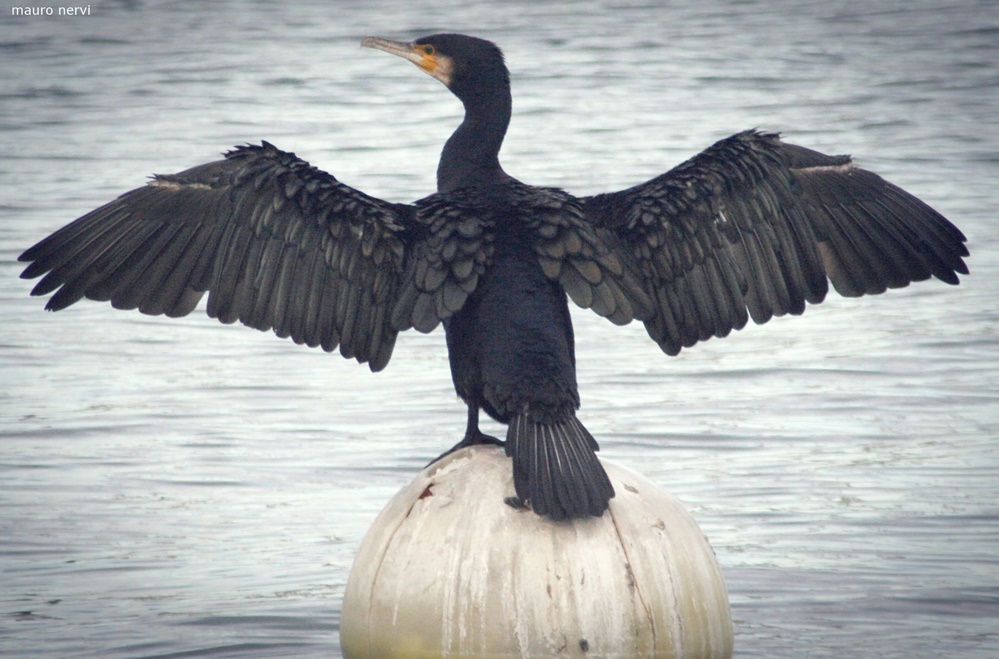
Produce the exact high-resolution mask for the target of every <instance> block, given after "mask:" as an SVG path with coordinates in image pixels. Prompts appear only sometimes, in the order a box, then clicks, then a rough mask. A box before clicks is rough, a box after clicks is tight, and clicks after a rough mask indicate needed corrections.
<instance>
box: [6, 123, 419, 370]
mask: <svg viewBox="0 0 999 659" xmlns="http://www.w3.org/2000/svg"><path fill="white" fill-rule="evenodd" d="M411 214H412V207H410V206H405V205H401V204H392V203H389V202H385V201H381V200H379V199H375V198H373V197H370V196H368V195H365V194H364V193H362V192H359V191H357V190H355V189H353V188H350V187H349V186H346V185H344V184H342V183H340V182H339V181H337V180H336V179H335V178H334V177H333V176H331V175H329V174H327V173H325V172H322V171H319V170H318V169H316V168H314V167H312V166H310V165H309V164H308V163H307V162H305V161H303V160H301V159H299V158H297V157H296V156H295V155H294V154H292V153H287V152H284V151H281V150H279V149H277V148H275V147H273V146H272V145H270V144H267V143H266V142H265V143H264V144H263V145H261V146H246V147H241V148H238V149H236V150H234V151H231V152H229V153H228V154H226V158H225V159H224V160H220V161H217V162H212V163H208V164H205V165H201V166H198V167H194V168H192V169H189V170H186V171H184V172H181V173H179V174H175V175H168V176H155V177H154V178H153V179H152V180H151V181H150V182H149V184H148V185H146V186H144V187H142V188H138V189H136V190H133V191H131V192H127V193H125V194H123V195H122V196H120V197H118V198H117V199H116V200H114V201H112V202H110V203H108V204H106V205H104V206H102V207H100V208H98V209H97V210H94V211H92V212H90V213H88V214H86V215H84V216H83V217H81V218H80V219H78V220H76V221H75V222H73V223H71V224H69V225H67V226H65V227H63V228H62V229H60V230H58V231H56V232H55V233H53V234H52V235H50V236H49V237H47V238H45V239H44V240H42V241H41V242H39V243H38V244H36V245H35V246H33V247H31V248H30V249H28V250H27V251H25V252H24V253H23V254H22V255H21V256H20V258H19V260H21V261H28V262H30V265H28V266H27V268H25V270H24V272H23V273H22V275H21V276H22V278H27V279H30V278H35V277H39V276H42V275H44V277H43V278H42V280H41V281H40V282H39V283H38V284H37V285H36V286H35V288H34V290H32V294H33V295H44V294H47V293H51V292H53V291H55V294H54V295H53V296H52V297H51V299H50V300H49V301H48V304H47V305H46V308H47V309H50V310H59V309H63V308H65V307H67V306H69V305H71V304H73V303H75V302H77V301H78V300H80V299H82V298H84V297H86V298H89V299H92V300H100V301H108V300H109V301H110V302H111V304H112V305H113V306H114V307H116V308H119V309H138V310H139V311H141V312H142V313H145V314H150V315H158V314H166V315H167V316H172V317H177V316H184V315H186V314H188V313H190V312H191V311H192V310H193V309H194V308H195V306H196V305H197V303H198V301H199V300H200V299H201V297H202V295H204V293H205V292H206V291H208V293H209V296H208V315H209V316H211V317H213V318H218V319H219V320H220V321H222V322H223V323H233V322H235V321H237V320H238V321H240V322H242V323H243V324H245V325H247V326H249V327H253V328H256V329H259V330H269V329H273V330H274V332H275V333H276V334H277V335H278V336H281V337H291V338H292V339H294V340H295V341H296V342H298V343H305V344H308V345H310V346H321V347H322V348H323V349H324V350H326V351H328V352H331V351H333V350H335V349H336V348H337V346H338V345H339V347H340V352H341V354H343V356H344V357H348V358H355V359H357V360H358V361H359V362H362V363H364V362H368V363H369V366H370V368H371V369H372V370H379V369H381V368H383V367H384V366H385V365H386V364H387V363H388V360H389V358H390V356H391V354H392V348H393V346H394V344H395V337H396V334H397V331H398V330H397V328H394V327H392V325H391V324H390V322H389V315H390V313H391V306H392V304H393V303H394V299H395V294H396V290H397V288H398V286H399V280H400V277H401V273H402V268H403V261H404V257H405V250H406V242H405V239H406V227H407V224H408V223H409V222H410V216H411Z"/></svg>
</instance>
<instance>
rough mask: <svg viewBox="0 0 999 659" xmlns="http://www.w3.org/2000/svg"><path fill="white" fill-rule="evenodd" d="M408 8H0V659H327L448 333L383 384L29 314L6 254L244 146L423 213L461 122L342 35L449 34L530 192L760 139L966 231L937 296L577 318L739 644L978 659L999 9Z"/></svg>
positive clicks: (162, 333) (144, 328)
mask: <svg viewBox="0 0 999 659" xmlns="http://www.w3.org/2000/svg"><path fill="white" fill-rule="evenodd" d="M418 4H419V3H406V4H398V5H397V4H396V3H394V2H377V1H376V2H371V1H368V0H365V1H364V2H360V1H358V2H338V3H335V4H334V3H328V2H316V1H309V2H298V3H281V4H278V3H268V2H228V3H226V2H215V3H180V2H141V1H138V0H136V1H132V2H126V1H122V2H102V3H97V4H94V5H92V7H93V15H92V16H89V17H75V18H68V17H63V18H58V17H52V18H45V17H40V18H31V19H18V18H12V17H10V16H9V15H6V14H5V15H4V16H3V17H0V51H2V52H3V62H4V64H3V67H4V72H3V75H2V76H0V153H2V156H3V157H2V158H0V185H2V190H3V195H2V197H0V213H2V216H3V220H4V221H3V223H2V225H0V304H2V306H0V313H2V314H3V327H4V332H3V339H2V343H0V368H2V370H3V374H4V375H3V384H2V385H0V646H2V648H3V654H4V656H5V657H8V656H9V657H39V656H43V657H85V656H95V657H96V656H100V657H175V656H209V655H210V656H218V657H223V656H225V657H230V656H231V657H249V656H259V657H277V656H288V657H290V656H302V657H311V656H329V655H330V654H334V655H335V654H337V653H338V647H339V645H338V634H337V630H338V625H339V607H340V602H341V597H342V594H343V588H344V584H345V582H346V578H347V573H348V570H349V568H350V564H351V561H352V560H353V555H354V551H355V550H356V548H357V546H358V544H359V542H360V539H361V538H362V536H363V534H364V532H365V530H366V529H367V527H368V525H369V524H370V523H371V521H372V519H373V518H374V516H375V514H376V513H377V512H378V510H380V508H381V507H382V505H384V503H385V501H386V500H387V499H388V497H390V496H391V495H392V494H393V493H394V492H395V491H396V490H398V489H399V488H400V487H402V485H403V484H405V483H406V482H408V481H409V479H411V478H412V477H413V475H414V474H415V473H416V472H417V471H418V470H419V469H420V468H421V467H422V466H423V465H424V464H425V463H426V461H427V460H429V459H430V458H432V457H433V456H435V455H437V454H438V453H439V452H440V451H441V450H442V449H443V448H446V447H447V446H450V445H451V444H452V443H453V442H454V441H455V440H456V439H457V437H458V435H459V434H460V433H461V431H462V430H463V427H464V409H463V407H462V406H461V405H460V404H459V402H458V401H457V400H455V397H454V393H453V389H452V387H451V383H450V377H449V373H448V368H447V358H446V353H445V349H444V341H443V335H442V334H441V333H440V332H437V333H434V334H431V335H427V336H424V335H418V334H405V335H403V336H401V337H400V340H399V342H398V345H397V348H396V352H395V356H394V357H393V361H392V363H391V365H390V366H389V368H388V370H387V371H386V372H384V373H381V374H378V375H372V374H370V373H369V372H368V371H367V370H366V369H365V368H364V367H359V366H358V365H357V364H355V363H353V362H348V361H345V360H343V359H341V358H340V357H338V356H330V355H326V354H324V353H322V352H320V351H312V350H308V349H305V348H302V347H298V346H295V345H294V344H292V343H290V342H286V341H280V340H278V339H276V338H274V337H273V336H271V335H268V334H263V333H258V332H254V331H251V330H248V329H246V328H242V327H228V326H221V325H218V324H217V323H215V322H214V321H211V320H209V319H207V318H205V317H204V316H203V315H200V314H193V315H192V316H189V317H187V318H184V319H179V320H166V319H161V318H148V317H144V316H141V315H140V314H137V313H126V312H118V311H114V310H112V309H111V308H110V307H109V306H108V305H104V304H97V303H83V304H79V305H77V306H75V307H73V308H71V309H69V310H66V311H64V312H61V313H59V314H48V313H44V312H43V311H42V306H43V302H42V301H41V300H38V299H31V298H29V297H28V295H27V293H28V291H29V290H30V287H31V284H30V283H28V282H24V281H21V280H19V279H18V278H17V275H18V273H19V272H20V266H18V265H17V264H16V263H15V259H16V257H17V255H18V254H19V253H20V252H21V251H22V250H23V249H24V248H26V247H27V246H29V245H30V244H32V243H33V242H34V241H36V240H38V239H39V238H41V237H43V236H44V235H46V234H47V233H49V232H50V231H52V230H54V229H56V228H58V227H59V226H61V225H63V224H65V223H66V222H68V221H69V220H71V219H73V218H75V217H77V216H78V215H80V214H82V213H84V212H86V211H88V210H90V209H92V208H94V207H96V206H97V205H99V204H102V203H104V202H106V201H108V200H110V199H111V198H113V197H114V196H115V195H117V194H120V193H121V192H124V191H125V190H127V189H130V188H132V187H136V186H137V185H140V184H141V183H142V182H143V181H144V179H145V177H146V176H148V175H149V174H151V173H153V172H163V173H169V172H174V171H178V170H180V169H183V168H186V167H189V166H192V165H195V164H198V163H201V162H206V161H208V160H209V159H212V158H214V157H216V156H217V154H218V153H219V152H221V151H223V150H225V149H227V148H230V147H231V146H233V145H235V144H240V143H245V142H256V141H259V140H260V139H267V140H269V141H271V142H273V143H275V144H277V145H278V146H279V147H281V148H284V149H287V150H292V151H295V152H297V153H299V155H301V156H302V157H305V158H306V159H308V160H310V161H311V162H313V163H315V164H317V165H319V166H320V167H322V168H324V169H326V170H328V171H330V172H332V173H334V174H335V175H336V176H337V177H339V178H340V179H341V180H343V181H345V182H347V183H348V184H351V185H354V186H356V187H358V188H360V189H362V190H364V191H366V192H368V193H370V194H374V195H377V196H380V197H383V198H386V199H391V200H395V201H407V200H412V199H415V198H418V197H421V196H424V195H426V194H428V193H429V192H431V191H432V190H433V186H434V171H435V168H436V160H437V157H438V155H439V152H440V147H441V145H442V144H443V142H444V140H445V139H446V138H447V136H448V135H449V134H450V132H451V131H452V130H453V128H454V127H455V126H456V124H457V122H458V121H459V120H460V113H461V106H460V104H459V103H458V102H457V101H456V100H455V99H454V98H453V97H451V96H450V94H448V93H447V92H446V90H444V89H443V88H441V87H440V85H439V84H438V83H436V82H435V81H433V80H431V79H430V78H428V77H426V76H424V75H422V74H420V73H419V72H418V71H417V70H415V69H414V68H413V67H411V66H409V65H407V64H405V63H404V62H401V61H399V60H397V59H395V58H391V57H388V56H386V55H384V54H382V53H377V52H374V51H361V50H359V48H358V45H359V41H360V39H361V38H362V37H363V36H365V35H368V34H378V35H384V36H389V37H397V38H412V37H415V36H418V35H421V34H426V33H429V32H433V31H441V30H457V31H467V32H473V33H476V34H479V35H481V36H485V37H488V38H492V39H494V40H496V41H498V42H499V43H500V44H501V45H502V46H503V47H504V49H505V51H506V54H507V60H508V63H509V65H510V68H511V70H512V74H513V79H514V113H515V114H514V123H513V125H512V127H511V130H510V133H509V136H508V139H507V143H506V146H505V148H504V152H503V159H504V164H505V167H506V168H507V170H508V171H509V172H511V173H512V174H514V175H516V176H518V177H519V178H521V179H523V180H526V181H529V182H532V183H537V184H545V185H558V186H563V187H566V188H567V189H569V190H571V191H573V192H576V193H580V194H589V193H595V192H599V191H604V190H612V189H620V188H623V187H627V186H630V185H633V184H635V183H638V182H640V181H642V180H645V179H647V178H650V177H652V176H654V175H656V174H658V173H660V172H662V171H665V170H666V169H668V168H669V167H671V166H673V165H675V164H677V163H679V162H680V161H682V160H684V159H685V158H687V157H689V156H691V155H693V154H694V153H695V152H697V151H698V150H700V149H702V148H704V147H705V146H707V145H708V144H710V143H711V142H713V141H714V140H716V139H719V138H721V137H724V136H726V135H728V134H731V133H733V132H735V131H737V130H741V129H745V128H750V127H754V126H756V127H761V128H765V129H771V130H780V131H782V132H784V133H785V134H786V136H787V137H788V139H790V140H792V141H796V142H798V143H801V144H804V145H806V146H810V147H813V148H818V149H822V150H826V151H828V152H832V153H843V152H846V153H853V154H854V155H855V156H856V157H857V158H858V160H859V161H860V162H861V163H862V164H863V165H865V166H868V167H870V168H872V169H874V170H876V171H878V172H880V173H882V174H883V175H885V176H886V177H888V178H889V179H891V180H893V181H895V182H897V183H898V184H900V185H902V186H903V187H906V188H907V189H909V190H911V191H912V192H914V193H915V194H917V195H918V196H920V197H921V198H923V199H925V200H926V201H928V202H929V203H931V204H932V205H933V206H935V207H936V208H938V209H939V210H940V211H941V212H943V213H944V214H945V215H947V216H948V217H950V218H952V219H953V220H954V221H955V222H956V223H958V224H959V225H960V226H961V227H962V229H963V230H964V231H965V232H966V233H967V234H968V236H969V239H970V246H971V250H972V252H973V258H972V259H971V261H970V265H971V267H972V271H973V275H972V276H971V277H969V278H966V281H965V282H964V283H962V285H961V286H960V287H957V288H952V287H947V286H944V285H942V284H940V283H939V282H936V283H926V284H921V285H916V286H913V287H910V288H908V289H904V290H901V291H894V292H891V293H889V294H888V295H885V296H879V297H876V298H870V299H860V300H844V299H840V298H831V299H830V300H828V301H827V302H826V303H825V304H823V305H822V306H820V307H815V308H812V309H810V310H809V311H808V313H806V314H805V315H804V316H803V317H801V318H796V319H791V320H788V319H780V320H776V321H774V322H772V323H770V324H768V325H766V326H763V327H753V328H749V329H747V330H745V331H743V332H739V333H737V334H736V335H733V336H731V337H729V338H726V339H724V340H715V341H710V342H708V343H706V344H702V345H700V346H698V347H696V348H694V349H692V350H688V351H685V352H684V353H683V354H682V355H681V356H679V357H677V358H668V357H666V356H664V355H662V354H661V353H660V352H659V351H658V349H657V348H656V347H655V345H654V344H652V343H651V341H649V340H648V338H647V337H646V336H645V334H644V331H643V330H642V328H641V327H627V328H616V327H613V326H611V325H610V324H609V323H607V322H606V321H603V320H602V319H600V318H597V317H596V316H593V315H592V314H589V313H587V312H579V313H577V314H575V319H576V325H577V341H578V346H577V350H578V356H579V367H580V368H579V378H580V388H581V392H582V396H583V409H582V411H581V418H582V419H583V421H584V422H585V423H586V424H587V426H588V427H589V428H590V429H591V430H592V431H593V432H594V434H595V435H596V436H597V437H598V438H599V439H600V441H601V444H602V446H603V453H602V455H603V456H604V457H606V458H607V459H610V460H614V461H616V462H619V463H622V464H625V465H628V466H631V467H632V468H635V469H637V470H639V471H640V472H642V473H643V474H645V475H646V476H648V477H649V478H651V479H652V480H654V481H655V482H657V483H659V484H660V485H662V486H663V487H664V488H666V489H668V490H669V491H671V492H672V493H674V494H675V495H677V496H678V497H680V498H681V500H683V501H684V502H685V503H686V504H687V506H688V508H689V509H690V510H691V512H692V513H693V514H694V515H695V517H696V518H697V520H698V521H699V523H700V525H701V527H702V529H703V530H704V531H705V533H706V534H707V535H708V537H709V538H710V540H711V542H712V545H713V546H714V549H715V551H716V553H717V555H718V558H719V561H720V562H721V564H722V566H723V569H724V571H725V575H726V579H727V582H728V587H729V591H730V596H731V601H732V608H733V615H734V618H735V623H736V652H737V656H742V657H799V656H810V657H840V656H851V657H939V656H948V657H993V656H999V636H997V634H999V624H997V622H996V621H997V620H999V478H997V467H999V455H997V453H999V451H997V443H996V435H997V429H999V408H997V403H999V382H997V375H996V374H997V372H999V342H997V337H996V330H997V326H999V322H997V321H999V305H997V302H996V297H995V287H996V281H997V275H999V272H997V266H996V263H997V256H999V246H997V233H996V229H995V205H996V193H995V187H996V181H997V180H999V135H997V128H996V121H995V117H996V115H997V111H999V103H997V101H999V38H997V37H999V11H997V7H996V4H995V3H994V2H991V1H990V2H967V1H966V0H944V1H939V2H929V1H922V2H921V1H917V2H901V1H899V2H878V3H862V2H814V3H813V2H791V1H790V0H783V1H778V2H762V1H758V0H745V1H742V2H736V1H728V2H724V1H720V0H719V1H708V2H702V1H698V2H690V1H687V0H680V1H678V2H674V3H671V5H670V6H669V7H666V8H660V7H658V6H656V5H655V3H650V4H649V5H648V6H632V5H630V4H628V3H616V2H596V1H590V2H578V3H564V2H538V1H537V0H535V1H532V2H510V3H503V4H502V5H498V4H495V3H492V4H490V5H488V6H483V7H468V6H466V5H467V4H468V3H437V4H436V5H435V6H434V7H432V8H427V7H420V6H418ZM0 9H3V10H4V11H6V10H7V9H8V8H6V7H5V8H0ZM492 430H494V431H497V432H498V431H499V429H498V428H495V427H493V428H492Z"/></svg>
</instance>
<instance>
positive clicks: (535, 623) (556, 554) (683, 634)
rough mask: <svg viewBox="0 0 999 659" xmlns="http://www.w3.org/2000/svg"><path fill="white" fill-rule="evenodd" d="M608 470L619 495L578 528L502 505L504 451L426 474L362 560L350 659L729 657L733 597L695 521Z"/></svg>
mask: <svg viewBox="0 0 999 659" xmlns="http://www.w3.org/2000/svg"><path fill="white" fill-rule="evenodd" d="M603 465H604V468H605V469H606V471H607V474H608V476H610V479H611V482H612V483H613V484H614V489H615V490H616V492H617V496H616V497H615V498H614V499H612V500H611V505H610V509H609V511H608V512H607V513H605V514H604V515H603V516H602V517H599V518H590V519H585V520H576V521H573V522H552V521H551V520H548V519H546V518H543V517H540V516H538V515H536V514H535V513H533V512H531V511H529V510H526V511H525V510H515V509H514V508H512V507H510V506H508V505H507V504H505V503H504V498H505V497H509V496H512V495H513V494H514V489H513V473H512V469H511V466H510V460H509V458H507V457H506V456H505V455H504V452H503V450H502V449H500V448H496V447H484V446H480V447H474V448H469V449H463V450H461V451H458V452H455V453H453V454H451V455H450V456H448V457H447V458H445V459H443V460H441V461H439V462H437V463H435V464H433V465H431V466H430V467H428V468H427V469H425V470H423V472H422V473H420V475H419V476H418V477H417V478H416V479H415V480H414V481H413V482H412V483H410V484H409V485H408V486H407V487H405V488H403V489H402V490H401V491H400V492H399V493H398V494H396V495H395V496H394V497H393V498H392V499H391V500H390V501H389V503H388V505H387V506H386V507H385V509H384V510H382V512H381V514H379V516H378V518H377V519H376V520H375V522H374V524H373V525H372V527H371V529H370V530H369V531H368V534H367V536H365V538H364V541H363V542H362V543H361V547H360V549H359V550H358V554H357V558H356V560H355V561H354V565H353V567H352V568H351V571H350V577H349V579H348V581H347V590H346V593H345V594H344V603H343V617H342V621H341V626H340V643H341V647H342V649H343V653H344V656H345V657H347V658H348V659H361V658H370V659H390V658H396V657H398V658H403V657H407V658H408V657H591V658H592V657H622V658H623V657H691V658H693V657H730V656H731V654H732V618H731V613H730V610H729V603H728V594H727V592H726V590H725V583H724V580H723V578H722V574H721V570H720V568H719V566H718V562H717V561H716V559H715V555H714V552H713V551H712V549H711V546H710V545H709V544H708V541H707V539H705V537H704V534H703V533H701V530H700V528H698V526H697V523H696V522H695V521H694V519H693V518H692V517H691V516H690V515H689V514H688V513H687V512H686V510H684V508H683V506H682V505H681V504H680V503H679V502H678V501H677V500H676V499H675V498H674V497H672V496H671V495H669V494H667V493H666V492H665V491H663V490H662V489H661V488H659V487H658V486H656V485H654V484H653V483H651V482H650V481H649V480H647V479H646V478H644V477H642V476H640V475H638V474H636V473H635V472H633V471H630V470H628V469H624V468H622V467H619V466H616V465H614V464H611V463H608V462H603Z"/></svg>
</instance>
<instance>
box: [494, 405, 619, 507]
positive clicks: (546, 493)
mask: <svg viewBox="0 0 999 659" xmlns="http://www.w3.org/2000/svg"><path fill="white" fill-rule="evenodd" d="M598 450H600V447H599V445H598V444H597V440H595V439H594V438H593V435H591V434H590V433H589V431H588V430H587V429H586V428H584V427H583V424H582V423H580V422H579V419H577V418H576V417H575V416H571V417H570V418H568V419H566V420H564V421H563V422H561V423H557V424H545V423H538V422H536V421H532V420H531V419H529V418H528V417H527V415H526V414H520V415H518V416H516V417H514V419H513V420H511V422H510V426H509V428H508V430H507V435H506V454H507V455H508V456H510V457H511V458H513V484H514V487H515V489H516V491H517V497H518V498H520V499H521V501H523V502H524V503H525V504H529V505H530V506H531V508H533V509H534V512H536V513H538V514H539V515H547V516H548V517H550V518H552V519H555V520H562V519H573V518H577V517H588V516H590V515H592V516H594V517H599V516H600V515H602V514H603V512H604V511H605V510H607V506H608V504H609V503H610V500H611V498H612V497H613V496H614V486H613V485H611V482H610V479H609V478H608V477H607V473H606V472H605V471H604V468H603V466H602V465H601V464H600V461H599V460H598V459H597V456H596V451H598Z"/></svg>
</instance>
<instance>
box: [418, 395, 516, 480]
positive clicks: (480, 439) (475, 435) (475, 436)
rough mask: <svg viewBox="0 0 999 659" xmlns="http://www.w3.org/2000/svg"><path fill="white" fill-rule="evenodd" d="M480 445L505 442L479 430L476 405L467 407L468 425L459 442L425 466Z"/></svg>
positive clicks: (502, 443) (501, 444)
mask: <svg viewBox="0 0 999 659" xmlns="http://www.w3.org/2000/svg"><path fill="white" fill-rule="evenodd" d="M481 444H491V445H493V446H504V445H505V444H506V442H504V441H503V440H501V439H497V438H495V437H493V436H492V435H487V434H485V433H484V432H482V431H481V430H479V407H478V405H469V406H468V425H467V426H466V427H465V436H464V437H463V438H462V439H461V441H460V442H458V443H457V444H455V445H454V446H452V447H451V448H449V449H448V450H446V451H444V452H443V453H441V454H440V455H438V456H437V457H436V458H434V459H433V460H431V461H430V463H429V464H428V465H427V466H428V467H429V466H430V465H432V464H433V463H435V462H437V461H438V460H440V459H442V458H445V457H447V456H449V455H451V454H452V453H454V452H455V451H457V450H459V449H463V448H465V447H466V446H478V445H481Z"/></svg>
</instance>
